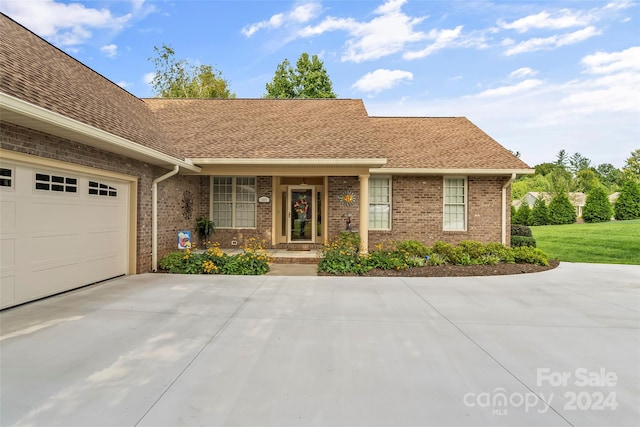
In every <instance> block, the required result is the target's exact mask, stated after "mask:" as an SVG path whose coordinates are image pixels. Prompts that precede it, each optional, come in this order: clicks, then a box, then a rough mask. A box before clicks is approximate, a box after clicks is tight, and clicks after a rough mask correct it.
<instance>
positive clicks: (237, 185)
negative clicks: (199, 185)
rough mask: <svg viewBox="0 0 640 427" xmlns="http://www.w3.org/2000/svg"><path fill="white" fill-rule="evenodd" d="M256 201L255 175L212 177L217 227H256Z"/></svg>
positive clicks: (213, 207) (212, 194)
mask: <svg viewBox="0 0 640 427" xmlns="http://www.w3.org/2000/svg"><path fill="white" fill-rule="evenodd" d="M256 203H257V198H256V178H255V177H246V176H213V177H211V210H212V217H213V218H212V220H213V223H214V224H215V226H216V227H217V228H255V227H256Z"/></svg>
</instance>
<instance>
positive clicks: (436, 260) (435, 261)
mask: <svg viewBox="0 0 640 427" xmlns="http://www.w3.org/2000/svg"><path fill="white" fill-rule="evenodd" d="M427 264H428V265H446V264H447V260H446V259H445V257H443V256H442V255H440V254H438V253H432V254H431V255H429V259H428V260H427Z"/></svg>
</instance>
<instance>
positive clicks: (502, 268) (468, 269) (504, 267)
mask: <svg viewBox="0 0 640 427" xmlns="http://www.w3.org/2000/svg"><path fill="white" fill-rule="evenodd" d="M559 264H560V261H558V260H557V259H550V260H549V267H543V266H540V265H533V264H506V263H502V264H498V265H438V266H435V265H427V266H424V267H411V268H406V269H404V270H380V269H374V270H370V271H368V272H367V273H365V274H363V276H365V277H467V276H503V275H506V274H523V273H539V272H541V271H546V270H551V269H553V268H556V267H557V266H558V265H559ZM318 276H333V274H330V273H322V272H318ZM346 276H355V275H353V274H348V275H346Z"/></svg>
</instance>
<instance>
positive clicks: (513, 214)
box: [511, 205, 518, 224]
mask: <svg viewBox="0 0 640 427" xmlns="http://www.w3.org/2000/svg"><path fill="white" fill-rule="evenodd" d="M516 213H518V211H517V210H516V207H515V206H513V205H511V224H515V222H514V221H515V219H516Z"/></svg>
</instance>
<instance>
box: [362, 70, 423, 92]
mask: <svg viewBox="0 0 640 427" xmlns="http://www.w3.org/2000/svg"><path fill="white" fill-rule="evenodd" d="M403 80H413V73H411V72H409V71H402V70H385V69H378V70H375V71H372V72H370V73H367V74H365V75H364V76H362V77H361V78H360V79H359V80H358V81H357V82H355V83H354V84H353V86H351V87H352V88H354V89H356V90H359V91H360V92H365V93H379V92H382V91H383V90H386V89H391V88H392V87H394V86H396V85H397V84H398V83H400V82H401V81H403Z"/></svg>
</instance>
